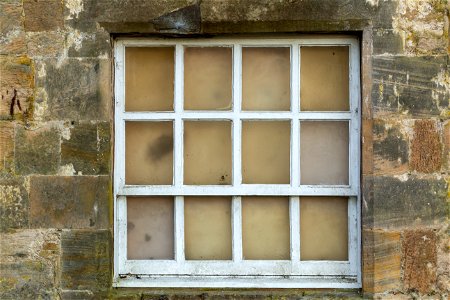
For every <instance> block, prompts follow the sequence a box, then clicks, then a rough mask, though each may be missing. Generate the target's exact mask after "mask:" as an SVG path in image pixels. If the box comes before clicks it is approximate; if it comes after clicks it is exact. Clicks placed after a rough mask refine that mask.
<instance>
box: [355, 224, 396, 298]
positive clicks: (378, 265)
mask: <svg viewBox="0 0 450 300" xmlns="http://www.w3.org/2000/svg"><path fill="white" fill-rule="evenodd" d="M363 238H364V252H363V254H364V255H363V265H364V267H363V271H364V273H363V284H364V285H363V290H364V292H365V293H380V292H387V291H395V290H399V289H400V288H401V243H400V232H395V231H393V232H392V231H384V230H364V231H363Z"/></svg>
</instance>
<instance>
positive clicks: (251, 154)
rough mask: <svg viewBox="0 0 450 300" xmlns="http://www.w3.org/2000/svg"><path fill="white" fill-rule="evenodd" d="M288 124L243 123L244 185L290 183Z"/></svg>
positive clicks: (284, 122) (282, 122)
mask: <svg viewBox="0 0 450 300" xmlns="http://www.w3.org/2000/svg"><path fill="white" fill-rule="evenodd" d="M290 135H291V126H290V122H288V121H264V122H262V121H255V122H242V182H243V183H272V184H277V183H278V184H282V183H289V180H290V176H289V170H290V167H289V163H290Z"/></svg>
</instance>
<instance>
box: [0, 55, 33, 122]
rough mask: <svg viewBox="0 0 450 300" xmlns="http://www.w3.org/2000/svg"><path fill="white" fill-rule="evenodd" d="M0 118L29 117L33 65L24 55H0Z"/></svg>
mask: <svg viewBox="0 0 450 300" xmlns="http://www.w3.org/2000/svg"><path fill="white" fill-rule="evenodd" d="M0 74H1V76H0V93H1V102H0V119H11V118H14V117H15V116H20V117H23V118H25V119H28V118H29V117H31V114H32V102H33V100H34V99H33V89H34V66H33V62H32V61H31V59H30V58H28V57H26V56H21V57H15V56H0Z"/></svg>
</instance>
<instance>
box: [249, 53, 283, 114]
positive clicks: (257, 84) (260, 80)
mask: <svg viewBox="0 0 450 300" xmlns="http://www.w3.org/2000/svg"><path fill="white" fill-rule="evenodd" d="M290 84H291V83H290V48H288V47H284V48H243V49H242V109H243V110H290Z"/></svg>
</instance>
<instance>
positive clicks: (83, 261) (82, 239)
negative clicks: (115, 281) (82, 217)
mask: <svg viewBox="0 0 450 300" xmlns="http://www.w3.org/2000/svg"><path fill="white" fill-rule="evenodd" d="M110 247H111V234H110V232H109V231H107V230H103V231H89V230H64V231H63V232H62V236H61V249H62V255H61V269H62V273H61V287H62V289H65V290H90V291H93V292H94V294H95V293H99V292H100V291H102V290H107V289H108V288H109V286H110V282H111V275H110V274H111V252H110V249H111V248H110Z"/></svg>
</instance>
